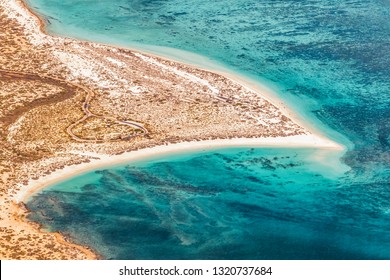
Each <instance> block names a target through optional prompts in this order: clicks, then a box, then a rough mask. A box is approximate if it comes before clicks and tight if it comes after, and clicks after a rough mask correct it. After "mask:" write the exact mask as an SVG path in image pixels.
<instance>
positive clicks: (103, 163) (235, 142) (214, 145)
mask: <svg viewBox="0 0 390 280" xmlns="http://www.w3.org/2000/svg"><path fill="white" fill-rule="evenodd" d="M234 147H237V148H238V147H240V148H245V147H253V148H318V149H324V150H332V151H340V153H344V152H345V149H344V148H343V147H342V146H340V145H337V144H336V143H335V142H332V141H330V140H324V139H323V138H320V137H316V136H315V135H298V136H289V137H277V138H271V137H269V138H236V139H217V140H202V141H191V142H181V143H177V144H168V145H160V146H154V147H151V148H145V149H140V150H136V151H130V152H125V153H123V154H120V155H99V154H90V155H93V156H94V157H98V158H99V159H94V160H91V161H90V162H88V163H82V164H78V165H70V166H66V167H64V168H63V169H60V170H57V171H54V172H53V173H51V174H50V175H47V176H44V177H40V178H39V179H38V180H30V182H29V183H28V184H27V185H26V186H21V188H20V191H19V192H18V194H17V195H16V196H15V199H16V202H17V203H19V202H26V201H27V200H28V199H29V198H30V197H31V196H33V195H34V194H35V193H36V192H38V191H39V190H42V189H44V188H46V187H49V186H51V185H54V184H56V183H59V182H61V181H64V180H66V179H69V178H71V177H74V176H77V175H80V174H83V173H86V172H89V171H92V170H95V169H99V168H108V167H110V166H115V165H120V164H124V163H126V162H131V161H139V160H142V159H147V158H153V157H155V156H158V157H159V156H163V155H167V154H172V153H180V152H191V151H198V150H202V151H205V150H206V151H207V150H213V149H218V148H234Z"/></svg>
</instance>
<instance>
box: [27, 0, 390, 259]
mask: <svg viewBox="0 0 390 280" xmlns="http://www.w3.org/2000/svg"><path fill="white" fill-rule="evenodd" d="M27 2H28V3H30V4H31V6H32V7H36V8H38V9H36V11H37V12H38V13H40V14H43V15H45V16H46V17H47V18H48V19H49V21H50V24H49V25H48V31H49V32H53V33H56V34H60V35H64V36H71V37H75V38H79V39H85V40H94V41H100V42H105V43H111V44H118V45H123V46H135V47H138V48H145V49H152V50H154V51H156V52H159V50H160V53H164V54H168V55H172V54H173V51H172V49H163V48H159V47H170V48H176V49H181V50H186V51H190V52H194V53H197V54H201V55H203V56H206V57H208V58H209V59H210V61H211V62H213V61H214V62H216V63H219V64H222V65H224V66H225V67H228V68H229V69H231V70H232V71H235V72H238V73H240V74H242V75H245V76H246V77H249V78H251V79H254V80H256V81H259V82H262V83H266V84H267V85H268V86H270V87H272V88H273V89H274V90H275V91H276V94H277V95H278V96H279V97H280V98H282V99H283V100H284V102H285V103H287V104H288V105H289V106H290V107H291V108H293V109H295V111H297V112H298V113H299V114H300V115H301V116H302V117H304V118H306V119H307V120H308V121H310V122H311V123H313V124H314V125H315V126H317V127H318V128H320V129H321V130H323V131H325V132H326V134H327V135H328V136H331V137H332V138H333V139H336V140H338V141H340V142H342V143H347V141H346V140H345V138H348V139H349V140H350V141H351V142H352V144H353V145H348V146H349V147H350V148H351V149H350V150H349V151H348V152H347V154H346V155H345V156H344V157H343V159H342V160H343V162H344V163H346V164H347V165H348V166H349V167H350V170H349V171H348V172H344V169H341V171H342V172H340V173H341V174H335V173H334V172H333V171H332V170H331V171H329V164H328V165H326V166H324V165H321V160H319V161H314V160H311V161H309V163H308V162H307V159H308V158H309V155H308V154H307V152H304V151H303V150H295V151H293V150H286V149H263V150H260V149H255V150H254V151H253V152H249V151H250V150H247V151H244V150H243V151H240V152H239V151H237V150H231V151H226V150H225V151H219V152H218V154H220V155H222V156H217V155H214V152H211V153H209V154H202V155H199V154H192V155H188V156H187V157H184V158H183V159H175V160H173V159H172V158H164V159H160V160H158V161H150V162H145V163H144V164H135V163H134V164H133V163H131V165H130V166H129V167H128V168H126V169H120V168H114V169H111V168H110V169H108V170H106V171H101V172H99V173H96V174H94V175H93V176H92V175H86V176H85V177H81V178H79V177H78V178H74V179H72V180H69V181H67V182H64V183H62V184H58V185H56V186H55V187H53V188H49V189H47V190H45V191H44V192H43V193H42V194H40V195H38V196H36V197H34V198H33V199H32V200H31V201H30V202H29V204H28V206H29V207H30V208H31V209H32V210H33V214H32V215H31V219H33V220H37V221H40V222H42V223H43V224H44V225H45V226H46V227H47V228H48V229H52V230H60V231H63V232H65V233H66V234H69V235H71V236H72V238H74V239H75V240H77V241H79V242H81V243H85V244H88V245H90V246H91V247H93V248H95V249H96V250H98V251H99V252H101V254H102V255H103V256H105V257H107V258H135V259H149V258H157V259H159V258H184V259H186V258H190V259H191V258H200V259H203V258H206V259H207V258H253V259H256V258H258V259H262V258H264V259H267V258H271V259H273V258H276V259H279V258H282V259H283V258H288V259H295V258H304V259H305V258H309V259H317V258H320V259H322V258H325V259H328V258H329V259H333V258H336V259H338V258H347V259H355V258H362V259H367V258H374V259H375V258H385V259H389V258H390V256H389V253H388V252H390V242H389V236H390V226H389V225H390V200H389V193H390V192H389V191H390V183H389V182H390V144H389V142H390V121H389V119H390V109H389V108H390V106H389V105H390V94H389V93H390V80H389V79H388V77H389V76H390V49H389V46H390V42H389V40H390V39H389V38H390V2H389V1H387V0H357V1H347V0H345V1H344V0H325V1H319V0H315V1H285V0H276V1H267V0H256V1H255V0H247V1H241V0H238V1H230V0H223V1H214V2H213V1H204V0H198V1H196V5H195V4H194V3H195V2H194V1H189V0H133V1H129V0H115V1H108V0H101V1H98V2H96V1H92V0H86V1H82V2H80V1H76V0H63V1H61V2H58V1H56V0H28V1H27ZM151 45H152V46H154V47H151ZM156 46H157V47H156ZM341 135H342V136H341ZM306 151H307V150H306ZM225 153H227V155H226V154H225ZM314 154H315V153H314ZM314 154H311V158H312V159H314V158H316V156H314ZM294 155H296V156H295V157H294ZM275 156H276V157H277V158H278V159H277V160H273V158H274V157H275ZM225 157H227V158H230V159H227V160H226V159H224V158H225ZM264 157H268V159H269V160H271V166H272V167H274V168H275V169H274V170H273V169H272V167H270V166H268V167H267V165H264V162H263V161H262V160H259V158H264ZM282 157H284V158H283V159H282ZM287 157H289V158H287ZM256 158H257V159H258V160H256ZM320 158H321V157H320ZM253 160H254V161H253ZM333 160H334V159H333ZM322 161H323V160H322ZM248 162H249V163H250V164H249V163H248ZM289 163H291V164H292V165H293V166H291V168H290V167H289V168H283V167H281V166H282V165H284V166H286V164H287V165H288V164H289ZM278 164H280V165H278ZM330 166H332V164H330ZM335 166H338V165H337V164H336V165H335ZM211 167H212V168H211ZM267 168H269V169H267ZM211 171H213V172H212V173H211ZM194 174H195V175H196V176H194ZM272 174H274V175H276V176H278V177H275V176H272ZM317 175H318V176H317ZM250 178H251V179H250ZM87 179H88V180H90V179H91V181H86V182H85V181H84V180H87ZM80 180H81V181H80ZM119 182H121V183H119ZM72 190H73V191H74V192H72ZM97 190H98V191H97ZM124 194H126V195H124ZM124 202H128V204H126V203H124ZM125 205H127V206H125ZM75 217H76V219H75ZM110 221H112V223H111V222H110ZM122 229H125V230H124V231H121V230H122ZM117 230H118V231H119V232H117ZM92 233H93V234H92ZM172 248H173V249H172Z"/></svg>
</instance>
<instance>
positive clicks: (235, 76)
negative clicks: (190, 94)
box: [16, 0, 353, 149]
mask: <svg viewBox="0 0 390 280" xmlns="http://www.w3.org/2000/svg"><path fill="white" fill-rule="evenodd" d="M16 1H17V2H19V3H20V4H21V5H22V8H24V9H25V10H26V11H27V12H28V13H29V14H30V16H32V18H34V19H35V20H37V23H38V26H39V32H40V33H42V34H43V35H45V36H49V37H52V38H60V39H71V40H75V41H79V42H84V43H92V44H99V45H102V46H107V47H114V48H119V49H121V48H122V49H126V50H129V51H132V52H134V53H139V54H144V55H147V56H151V57H157V58H160V59H163V60H167V61H172V62H176V63H179V64H182V65H185V66H188V67H190V68H193V69H199V70H203V71H206V72H210V73H214V74H218V75H221V76H223V77H225V78H227V79H229V80H231V81H233V82H235V83H238V84H240V85H241V86H242V87H244V88H246V89H248V90H250V91H252V92H255V93H256V94H258V95H259V96H261V97H262V98H263V99H265V100H267V101H268V102H270V103H271V104H272V105H274V106H275V107H277V108H278V109H279V110H280V111H281V112H282V113H283V114H284V115H285V116H287V117H288V118H290V119H291V120H292V121H293V122H294V123H296V124H298V125H300V126H302V127H303V128H305V129H307V130H308V131H309V132H310V133H311V134H313V135H315V136H317V137H319V138H323V139H324V140H325V141H327V140H330V141H333V142H335V143H337V144H338V145H341V146H343V148H344V149H351V148H353V144H352V143H351V142H350V141H349V140H348V139H347V138H346V137H345V136H344V135H341V134H339V133H338V132H337V131H334V130H332V129H330V128H328V127H326V129H327V131H331V132H332V134H337V135H339V136H340V137H342V138H343V143H340V142H337V140H335V139H330V138H329V137H328V136H327V135H326V134H325V133H324V132H323V131H321V130H320V129H319V128H318V127H316V126H315V124H314V123H311V122H310V121H308V120H306V119H305V118H304V117H303V116H302V115H299V114H298V113H296V112H295V111H294V110H292V109H291V108H289V107H288V105H287V104H286V103H285V102H284V101H283V100H282V99H281V98H280V97H278V95H277V93H275V92H274V91H273V90H272V89H271V88H269V87H267V85H264V84H262V83H260V82H259V81H255V80H253V79H251V78H250V77H246V76H245V75H240V73H236V72H234V71H232V70H229V69H228V68H227V67H226V66H225V65H223V64H219V63H218V62H211V63H210V68H207V66H205V65H203V64H202V63H200V64H191V63H190V62H185V61H184V60H183V61H182V60H180V58H175V57H174V56H173V55H170V54H169V52H168V53H167V56H164V55H162V54H159V53H158V51H157V52H154V51H153V50H150V49H149V50H144V49H140V48H137V47H136V46H134V45H132V46H122V45H116V44H109V43H103V42H94V41H88V40H86V39H75V38H72V37H66V36H61V35H58V34H51V33H49V32H48V31H47V22H46V20H45V17H44V15H39V14H38V13H36V12H35V11H34V10H33V9H32V8H31V7H30V6H29V5H28V4H27V3H26V0H16ZM146 47H148V46H147V45H146ZM150 47H151V48H154V47H156V48H159V47H157V46H150ZM162 48H163V49H167V50H168V49H171V48H169V47H162ZM172 50H176V49H173V48H172ZM177 51H179V52H180V53H181V54H185V55H189V56H196V57H199V58H202V60H209V58H208V57H206V56H203V55H201V54H196V53H192V52H189V51H185V50H180V49H177ZM194 60H195V59H194ZM213 66H215V67H213ZM318 122H319V121H318Z"/></svg>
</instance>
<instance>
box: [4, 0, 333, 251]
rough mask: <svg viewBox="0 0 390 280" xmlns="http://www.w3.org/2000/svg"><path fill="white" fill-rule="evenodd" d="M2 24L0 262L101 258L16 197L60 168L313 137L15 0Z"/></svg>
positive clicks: (234, 86) (212, 77) (187, 71)
mask: <svg viewBox="0 0 390 280" xmlns="http://www.w3.org/2000/svg"><path fill="white" fill-rule="evenodd" d="M0 26H1V29H0V136H1V137H0V146H1V149H0V258H1V259H94V258H99V256H98V255H97V254H95V253H94V252H92V251H91V250H90V249H88V248H84V247H82V246H78V245H75V244H72V243H70V242H68V241H67V240H66V238H64V237H63V236H61V235H60V234H59V233H47V232H43V231H41V230H40V229H39V225H36V224H32V223H29V222H27V221H26V219H25V216H26V214H27V209H25V207H24V204H23V203H22V202H20V199H19V198H20V196H21V192H23V193H26V192H27V193H28V192H32V191H33V190H34V189H35V188H37V182H42V180H43V181H44V180H45V178H48V177H49V176H52V177H53V176H54V177H56V174H57V173H58V172H60V171H61V170H72V169H74V170H77V167H78V166H81V165H83V166H88V164H89V165H90V167H91V166H92V163H96V162H100V163H104V160H107V159H108V158H111V157H112V158H115V157H118V155H122V156H123V155H126V154H131V151H135V150H138V151H142V150H143V149H145V148H151V147H161V146H162V145H167V144H170V145H171V144H174V143H184V142H191V141H201V140H208V141H210V140H213V139H233V138H234V139H268V140H269V138H270V137H272V138H275V137H278V138H277V139H279V140H278V141H279V142H278V143H281V142H283V139H289V137H292V136H299V137H301V138H302V137H303V138H305V137H309V138H307V139H309V142H310V141H311V140H310V139H312V138H310V137H313V134H311V133H310V132H309V131H308V130H307V129H305V128H303V127H302V126H301V125H298V124H297V123H296V122H295V121H293V120H292V119H291V117H289V116H288V114H287V113H286V112H285V111H282V110H281V109H278V108H277V107H276V106H274V105H273V104H272V103H271V102H270V101H268V100H267V99H266V98H264V97H263V95H262V94H261V93H259V92H256V91H254V90H251V89H249V88H248V87H246V86H244V85H242V84H240V83H238V82H235V81H233V80H231V79H229V78H226V77H224V76H221V75H219V74H216V73H212V72H209V71H205V70H199V69H196V68H193V67H191V66H188V65H184V64H180V63H177V62H174V61H170V60H165V59H163V58H160V57H155V56H151V55H148V54H144V53H140V52H134V51H131V50H127V49H121V48H116V47H112V46H106V45H102V44H96V43H89V42H81V41H76V40H72V39H66V38H60V37H53V36H49V35H47V34H45V33H43V32H42V31H41V30H42V28H43V23H42V22H41V21H40V20H39V19H38V18H36V17H35V16H33V15H32V14H31V13H30V12H29V11H28V9H26V7H25V6H24V5H23V3H22V2H20V1H19V0H0ZM299 137H298V138H297V139H301V138H299ZM275 139H276V138H275ZM280 139H282V140H280ZM307 139H306V140H307ZM313 139H314V138H313ZM316 139H317V140H318V139H319V138H316ZM313 141H314V142H313V143H309V142H304V144H305V143H306V144H309V145H310V144H313V146H315V145H316V144H318V143H316V142H315V140H313ZM236 142H237V141H236ZM320 142H321V141H320ZM191 143H193V142H191ZM286 143H288V141H286ZM321 143H322V144H323V146H328V147H334V146H332V145H333V144H332V143H331V142H326V140H324V141H323V142H321ZM324 143H325V144H324ZM322 144H318V146H321V145H322ZM56 172H57V173H56ZM41 185H42V184H41Z"/></svg>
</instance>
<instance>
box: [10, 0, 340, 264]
mask: <svg viewBox="0 0 390 280" xmlns="http://www.w3.org/2000/svg"><path fill="white" fill-rule="evenodd" d="M9 4H12V5H13V6H11V8H10V9H15V10H16V13H23V14H22V15H21V17H22V19H19V20H22V21H23V22H22V23H21V26H22V27H23V28H24V29H26V30H28V31H31V33H32V35H31V38H30V40H31V44H32V45H34V43H33V42H34V40H35V43H36V42H38V44H44V43H47V42H48V43H49V44H51V42H56V41H55V40H63V39H69V38H67V37H61V36H57V35H51V34H48V33H46V30H45V21H44V20H43V19H42V18H40V17H39V16H38V15H36V14H35V13H34V12H33V11H32V10H31V8H30V7H29V6H28V5H27V4H26V3H25V1H24V0H13V1H11V2H9ZM6 5H8V4H5V5H4V6H6ZM69 40H70V41H74V42H87V43H89V44H96V45H101V46H107V47H114V48H120V49H127V50H130V51H132V52H134V53H138V54H145V55H148V56H150V57H157V58H161V59H163V60H165V61H172V62H175V61H176V62H178V63H180V64H182V65H187V66H189V67H191V68H192V69H201V70H202V69H203V70H204V71H207V72H209V73H215V74H218V75H222V76H223V77H225V78H226V79H228V80H231V81H234V82H236V83H238V84H240V85H241V86H242V87H244V88H246V89H249V90H250V91H252V92H253V93H255V94H257V95H258V96H261V97H262V98H264V99H265V100H267V101H269V102H270V103H271V104H272V105H274V106H275V107H276V108H277V109H278V110H280V111H281V112H282V113H283V114H284V115H285V116H287V117H288V118H290V119H291V120H292V121H293V122H294V123H296V124H298V125H299V126H301V127H302V128H303V130H305V133H306V134H297V135H294V136H284V137H281V136H279V137H261V138H230V139H229V138H224V139H218V138H217V139H216V140H201V141H187V142H178V143H176V144H165V145H162V143H163V142H161V141H160V142H157V143H154V144H153V145H150V146H147V148H140V149H135V150H132V151H129V152H124V153H122V154H119V153H118V154H109V153H95V152H84V153H83V152H79V151H75V152H74V155H83V156H88V157H90V158H91V159H89V162H86V163H78V164H77V163H76V164H75V163H71V164H68V165H65V167H63V168H61V169H57V170H56V171H54V172H52V173H50V174H49V175H44V176H39V177H38V178H37V179H36V180H34V179H31V178H29V181H28V183H27V184H22V183H20V184H18V189H17V190H16V194H15V195H12V197H11V196H10V199H11V200H12V203H13V206H12V207H13V210H12V213H13V214H14V215H15V213H17V214H19V215H18V219H16V223H18V225H19V224H20V227H30V228H34V229H35V230H38V231H39V232H40V233H42V234H47V233H46V232H45V231H43V230H41V229H40V228H39V227H37V226H36V225H34V224H33V223H31V222H30V221H28V220H27V219H26V216H25V214H26V209H23V208H24V207H23V202H24V201H26V200H28V199H29V197H31V196H32V195H34V194H35V193H36V192H37V191H39V190H41V189H43V188H46V187H48V186H50V185H53V184H55V183H57V182H60V181H63V180H66V179H68V178H70V177H73V176H77V175H79V174H81V173H84V172H87V171H91V170H94V169H98V168H105V167H109V166H113V165H119V164H122V163H125V162H129V161H138V160H142V159H146V158H152V157H154V156H162V155H165V154H171V153H177V152H185V151H197V150H211V149H217V148H224V147H226V148H227V147H259V148H261V147H264V148H270V147H275V148H276V147H277V148H319V149H324V150H334V151H340V156H342V155H343V154H344V153H345V152H346V150H347V146H345V145H343V144H340V143H337V142H335V141H333V140H331V139H329V138H327V137H326V136H324V135H323V134H322V133H321V132H320V131H319V130H318V129H315V127H314V126H313V125H310V122H308V121H305V120H304V119H303V120H302V119H301V118H299V116H297V114H294V112H293V111H292V110H290V109H289V108H288V107H287V106H286V105H285V104H284V103H283V100H282V99H279V98H277V96H276V94H273V93H272V90H271V89H267V87H266V86H264V87H261V86H260V85H259V87H257V86H258V83H256V82H254V84H251V82H250V81H246V79H245V77H240V75H238V74H235V73H229V72H223V71H222V72H219V71H212V70H209V69H207V68H206V69H205V68H201V67H197V66H194V65H191V64H187V63H183V62H181V61H177V60H173V59H170V58H167V57H163V56H159V55H156V54H153V53H148V52H144V51H142V50H138V49H133V48H127V47H122V46H111V45H109V44H104V43H103V44H101V43H94V42H89V41H83V40H78V39H72V38H70V39H69ZM53 45H54V43H53ZM191 139H194V138H190V139H189V140H191ZM206 139H207V138H206ZM19 203H20V204H19ZM18 204H19V205H18ZM53 236H55V238H56V239H57V241H58V242H59V243H62V244H63V245H69V246H70V247H73V248H76V249H78V250H80V248H83V249H84V250H85V252H84V253H86V252H90V248H88V247H83V246H81V245H76V244H73V243H72V242H70V241H67V240H66V238H64V236H62V235H61V234H60V233H53ZM81 251H83V250H81ZM94 253H95V252H92V253H91V254H86V255H88V256H89V257H90V258H99V255H98V254H96V253H95V255H94Z"/></svg>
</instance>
